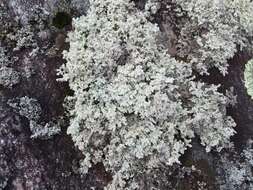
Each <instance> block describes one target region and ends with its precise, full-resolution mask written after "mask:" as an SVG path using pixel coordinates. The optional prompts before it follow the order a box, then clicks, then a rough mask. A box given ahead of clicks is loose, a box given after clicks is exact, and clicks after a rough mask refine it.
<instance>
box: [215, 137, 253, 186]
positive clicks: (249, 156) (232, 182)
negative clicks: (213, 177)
mask: <svg viewBox="0 0 253 190" xmlns="http://www.w3.org/2000/svg"><path fill="white" fill-rule="evenodd" d="M252 145H253V141H252V140H251V139H249V140H248V141H247V144H246V147H244V149H243V150H242V151H241V154H235V155H229V154H225V155H223V156H222V157H221V160H220V163H219V166H222V167H221V168H219V169H218V170H219V171H220V172H221V171H222V173H220V174H221V175H222V178H224V181H219V180H218V184H219V187H220V189H221V190H228V189H229V190H238V189H249V190H250V189H252V188H253V173H252V167H253V149H252Z"/></svg>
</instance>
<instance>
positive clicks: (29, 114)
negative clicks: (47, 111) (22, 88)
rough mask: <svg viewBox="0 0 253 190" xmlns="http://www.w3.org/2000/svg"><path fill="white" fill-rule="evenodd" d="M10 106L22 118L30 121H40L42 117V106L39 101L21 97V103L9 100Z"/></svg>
mask: <svg viewBox="0 0 253 190" xmlns="http://www.w3.org/2000/svg"><path fill="white" fill-rule="evenodd" d="M8 105H9V106H11V107H12V108H14V110H15V111H16V112H18V113H19V114H20V115H21V116H24V117H26V118H27V119H29V120H34V121H38V120H39V119H40V116H41V112H42V110H41V106H40V104H39V103H38V101H37V100H36V99H34V98H30V97H28V96H24V97H21V98H20V99H19V101H17V100H9V101H8Z"/></svg>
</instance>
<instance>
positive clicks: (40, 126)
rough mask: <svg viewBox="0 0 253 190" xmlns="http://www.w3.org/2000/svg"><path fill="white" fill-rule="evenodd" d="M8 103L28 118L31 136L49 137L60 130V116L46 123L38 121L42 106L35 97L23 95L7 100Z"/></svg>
mask: <svg viewBox="0 0 253 190" xmlns="http://www.w3.org/2000/svg"><path fill="white" fill-rule="evenodd" d="M8 105H9V106H10V107H12V108H13V109H14V110H15V111H16V112H17V113H19V115H21V116H23V117H26V118H27V119H28V120H29V128H30V131H31V133H32V134H31V138H40V139H50V138H52V137H53V136H54V135H56V134H59V133H60V132H61V125H62V119H61V118H59V119H57V120H56V121H53V120H52V121H49V122H48V123H41V122H40V118H41V114H42V108H41V106H40V104H39V102H38V101H37V100H36V99H34V98H30V97H28V96H24V97H21V98H20V99H19V100H16V99H13V100H9V101H8Z"/></svg>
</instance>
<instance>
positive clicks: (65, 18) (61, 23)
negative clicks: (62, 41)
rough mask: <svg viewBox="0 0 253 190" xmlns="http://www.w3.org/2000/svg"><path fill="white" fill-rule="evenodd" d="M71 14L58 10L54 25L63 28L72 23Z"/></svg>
mask: <svg viewBox="0 0 253 190" xmlns="http://www.w3.org/2000/svg"><path fill="white" fill-rule="evenodd" d="M71 20H72V19H71V16H70V15H69V14H68V13H65V12H58V13H56V15H55V17H54V18H53V26H55V27H57V28H59V29H62V28H64V27H65V26H68V25H70V24H71Z"/></svg>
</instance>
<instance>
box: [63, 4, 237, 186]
mask: <svg viewBox="0 0 253 190" xmlns="http://www.w3.org/2000/svg"><path fill="white" fill-rule="evenodd" d="M147 10H149V9H147ZM147 10H146V11H147ZM152 10H153V9H152ZM146 11H144V12H142V11H140V10H138V9H137V8H136V7H135V6H134V3H132V2H131V1H130V0H103V1H101V0H92V1H90V10H89V12H88V14H87V16H81V17H79V18H76V19H74V21H73V27H74V31H72V32H70V33H69V39H68V41H69V42H70V49H69V51H65V52H64V58H65V59H66V60H67V63H66V64H64V65H63V66H62V67H61V69H60V70H59V74H60V75H62V76H63V77H62V79H61V80H63V81H68V82H69V85H70V88H71V89H72V90H73V91H74V96H69V97H67V99H66V102H67V105H68V106H67V110H68V112H69V116H70V126H69V127H68V131H67V132H68V133H69V134H70V135H71V136H72V139H73V140H74V142H75V144H76V146H78V148H79V149H80V150H81V151H82V152H83V154H84V156H85V158H84V160H83V161H82V162H81V171H82V172H83V173H84V174H85V173H87V172H88V170H89V168H90V167H91V166H92V165H93V164H96V163H99V162H102V163H103V164H104V166H105V168H106V170H107V171H108V172H110V173H112V175H113V180H112V182H111V183H110V184H109V185H108V186H107V187H106V188H107V189H117V190H119V189H138V188H140V182H139V181H138V180H137V176H139V175H141V174H142V173H143V174H144V173H147V174H151V175H152V174H153V173H152V172H153V171H154V170H155V169H156V168H159V167H166V166H171V165H173V164H175V163H179V157H180V156H181V155H182V154H183V153H184V152H185V150H186V149H187V148H188V147H190V146H191V140H192V139H193V138H194V137H196V136H198V137H199V138H200V140H201V144H202V145H203V146H205V147H206V151H207V152H209V151H210V150H211V149H216V150H218V151H220V150H221V149H222V148H224V147H228V146H230V145H231V144H230V141H229V139H230V137H231V136H232V135H233V134H234V133H235V131H234V129H233V127H234V126H235V123H234V121H233V119H232V118H231V117H229V116H227V115H226V106H227V104H228V103H229V100H228V98H227V97H226V96H224V95H223V94H221V93H219V92H218V88H219V86H216V85H208V84H205V83H203V82H199V81H196V79H195V77H194V75H193V69H194V64H189V63H186V62H182V61H181V62H180V61H177V60H175V59H174V58H172V57H171V56H170V55H169V54H168V53H167V50H166V49H165V48H164V47H163V46H162V45H161V44H158V43H157V36H158V35H159V33H160V31H159V28H158V27H157V25H156V24H153V23H151V22H150V21H149V20H148V18H147V16H148V14H147V12H146ZM154 12H155V11H154ZM153 176H154V177H155V175H153Z"/></svg>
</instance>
